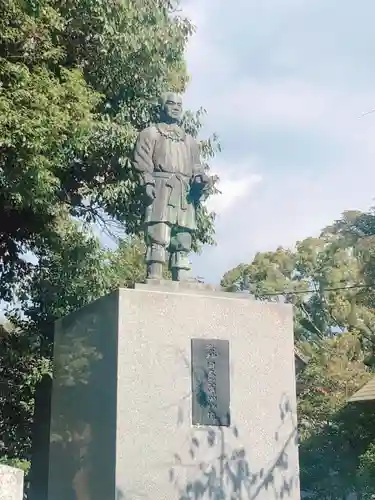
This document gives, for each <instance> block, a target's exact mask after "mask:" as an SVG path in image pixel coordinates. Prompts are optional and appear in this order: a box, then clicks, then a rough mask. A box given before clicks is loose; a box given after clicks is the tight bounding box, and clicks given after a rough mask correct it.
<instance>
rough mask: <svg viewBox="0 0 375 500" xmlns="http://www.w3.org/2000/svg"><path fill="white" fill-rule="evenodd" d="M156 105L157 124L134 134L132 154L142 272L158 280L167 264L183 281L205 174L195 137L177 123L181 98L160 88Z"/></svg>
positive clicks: (175, 275) (180, 109) (205, 177)
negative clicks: (139, 201) (141, 214)
mask: <svg viewBox="0 0 375 500" xmlns="http://www.w3.org/2000/svg"><path fill="white" fill-rule="evenodd" d="M160 107H161V111H160V119H159V123H157V124H156V125H152V126H150V127H148V128H146V129H145V130H143V131H142V132H141V133H140V134H139V136H138V140H137V143H136V145H135V149H134V156H133V162H134V163H133V164H134V167H135V169H136V170H137V171H138V172H139V173H140V174H141V176H140V177H141V179H142V187H143V190H144V194H145V218H144V226H145V228H144V229H145V237H146V245H147V254H146V263H147V277H148V278H149V279H161V278H162V276H163V266H164V264H166V263H168V265H169V269H170V270H171V272H172V279H173V280H175V281H183V280H184V279H186V278H187V276H188V273H189V270H190V263H189V259H188V256H189V253H190V251H191V245H192V234H193V232H194V231H195V230H196V228H197V226H196V208H197V205H198V203H199V201H200V200H201V198H202V196H203V195H204V192H205V190H206V188H207V185H208V183H209V178H208V177H207V175H206V174H205V172H204V167H203V165H202V164H201V161H200V152H199V145H198V143H197V141H196V140H195V139H194V138H193V137H192V136H191V135H189V134H187V133H186V132H185V131H184V130H183V129H182V128H181V126H180V122H181V117H182V100H181V97H180V96H179V95H176V94H174V93H172V92H169V93H166V94H164V95H163V97H162V98H161V102H160Z"/></svg>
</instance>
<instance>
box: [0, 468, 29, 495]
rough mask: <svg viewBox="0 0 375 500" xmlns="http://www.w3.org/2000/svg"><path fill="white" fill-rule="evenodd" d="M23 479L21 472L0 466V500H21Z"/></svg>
mask: <svg viewBox="0 0 375 500" xmlns="http://www.w3.org/2000/svg"><path fill="white" fill-rule="evenodd" d="M23 478H24V473H23V471H22V470H20V469H16V468H14V467H8V466H7V465H0V500H22V499H23Z"/></svg>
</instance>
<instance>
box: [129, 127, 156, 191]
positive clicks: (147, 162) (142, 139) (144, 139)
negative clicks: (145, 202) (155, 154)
mask: <svg viewBox="0 0 375 500" xmlns="http://www.w3.org/2000/svg"><path fill="white" fill-rule="evenodd" d="M153 147H154V141H153V137H152V134H151V133H150V130H143V131H142V132H141V133H140V134H139V136H138V139H137V142H136V144H135V148H134V153H133V165H134V168H135V169H136V170H137V172H139V173H140V174H141V175H142V179H143V185H144V186H147V184H150V185H152V186H154V185H155V179H154V177H153V175H152V174H153V171H154V163H153V161H152V151H153Z"/></svg>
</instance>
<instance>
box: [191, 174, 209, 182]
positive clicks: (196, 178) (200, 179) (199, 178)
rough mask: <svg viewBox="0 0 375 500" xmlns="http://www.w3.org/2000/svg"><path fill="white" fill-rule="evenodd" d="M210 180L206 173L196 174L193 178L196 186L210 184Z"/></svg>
mask: <svg viewBox="0 0 375 500" xmlns="http://www.w3.org/2000/svg"><path fill="white" fill-rule="evenodd" d="M208 182H209V178H208V176H207V175H206V174H205V173H204V172H200V173H199V174H196V175H195V176H194V178H193V183H194V184H208Z"/></svg>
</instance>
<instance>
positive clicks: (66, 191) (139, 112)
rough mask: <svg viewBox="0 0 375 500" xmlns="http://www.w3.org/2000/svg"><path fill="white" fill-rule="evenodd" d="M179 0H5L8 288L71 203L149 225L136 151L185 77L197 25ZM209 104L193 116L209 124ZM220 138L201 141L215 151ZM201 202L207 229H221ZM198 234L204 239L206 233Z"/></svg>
mask: <svg viewBox="0 0 375 500" xmlns="http://www.w3.org/2000/svg"><path fill="white" fill-rule="evenodd" d="M177 7H178V4H177V2H176V1H175V0H157V1H155V0H144V1H142V2H140V1H139V0H131V1H125V0H106V1H103V0H64V1H62V0H32V1H29V2H24V1H23V0H7V1H4V2H1V5H0V47H1V50H0V79H1V93H0V214H1V217H0V221H1V222H0V264H1V268H0V272H1V281H0V298H5V299H6V300H10V298H11V296H12V292H13V287H14V284H15V283H17V281H18V282H20V281H21V280H22V279H26V277H27V275H28V274H29V273H30V272H31V268H32V264H31V263H30V262H29V261H28V260H27V259H25V253H30V252H31V253H36V252H37V251H38V249H40V248H41V247H42V246H44V245H48V244H49V242H50V241H51V239H53V238H56V237H58V234H59V219H60V217H63V218H64V217H65V215H66V214H69V215H70V216H74V217H78V218H80V219H82V220H86V221H90V222H91V221H93V220H95V221H100V220H101V219H102V215H103V213H106V214H107V215H108V216H110V217H111V218H115V219H117V220H119V221H121V222H122V223H123V224H124V228H125V230H126V232H127V233H128V234H134V233H137V232H138V231H139V223H140V217H141V212H142V206H141V205H142V204H141V201H140V195H139V192H138V191H137V188H136V184H137V183H136V180H137V179H136V177H135V174H134V172H133V170H132V168H131V165H130V164H129V162H128V159H129V155H130V152H131V150H132V147H133V143H134V139H135V136H136V133H137V131H138V130H139V129H141V128H143V127H145V126H146V125H147V124H148V123H149V122H150V121H151V120H152V119H153V117H154V114H155V99H156V98H157V96H158V95H159V94H160V93H161V91H162V90H165V89H166V88H167V87H170V88H172V89H174V90H179V91H180V90H181V91H183V90H184V89H185V86H186V83H187V80H188V77H187V72H186V68H185V61H184V50H185V46H186V42H187V40H188V38H189V36H190V34H191V33H192V31H193V27H192V25H191V23H190V22H189V21H188V20H187V19H185V18H183V17H181V16H180V15H179V14H178V12H177ZM200 117H201V113H198V114H197V115H188V116H187V120H186V126H187V127H190V128H192V129H193V131H194V133H197V131H198V130H199V128H200ZM215 141H216V139H215V138H212V140H209V141H207V142H204V143H203V144H202V149H203V153H204V155H205V157H206V158H207V157H209V156H210V155H212V154H214V149H215V147H216V142H215ZM212 217H213V216H212V214H208V213H207V211H206V210H205V208H204V207H203V208H202V210H201V212H200V214H199V227H200V230H199V232H198V237H199V241H201V242H206V241H208V242H211V241H212V238H211V236H212V231H213V226H212ZM199 241H197V244H199Z"/></svg>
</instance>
